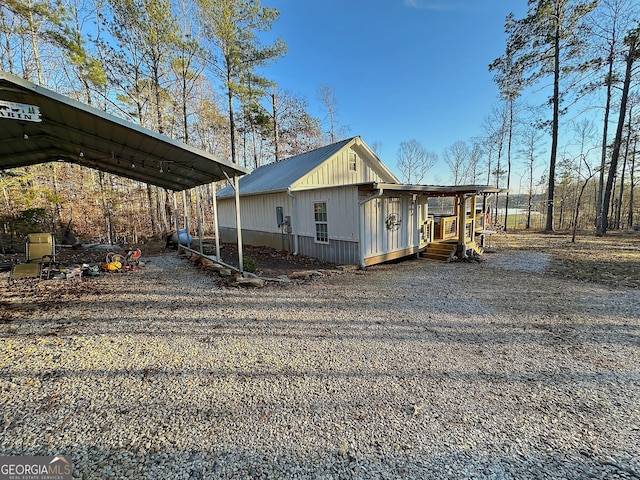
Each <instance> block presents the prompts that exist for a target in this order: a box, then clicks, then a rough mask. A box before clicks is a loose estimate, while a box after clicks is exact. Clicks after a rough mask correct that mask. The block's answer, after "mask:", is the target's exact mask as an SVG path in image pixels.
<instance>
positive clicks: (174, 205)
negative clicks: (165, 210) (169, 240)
mask: <svg viewBox="0 0 640 480" xmlns="http://www.w3.org/2000/svg"><path fill="white" fill-rule="evenodd" d="M173 215H174V217H175V220H174V221H175V223H176V224H175V228H176V238H177V239H178V251H180V235H178V228H179V224H178V222H179V221H180V216H179V215H178V199H177V197H176V192H173Z"/></svg>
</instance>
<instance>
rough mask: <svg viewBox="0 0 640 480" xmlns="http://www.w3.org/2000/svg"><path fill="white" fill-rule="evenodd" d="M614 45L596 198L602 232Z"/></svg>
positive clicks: (600, 232)
mask: <svg viewBox="0 0 640 480" xmlns="http://www.w3.org/2000/svg"><path fill="white" fill-rule="evenodd" d="M613 49H614V46H613V43H612V45H611V50H610V51H609V59H608V61H609V72H608V74H607V80H606V82H607V102H606V105H605V108H604V126H603V128H602V152H601V154H600V177H599V180H598V197H597V199H596V229H597V232H598V235H601V234H602V200H603V194H604V170H605V167H606V164H607V137H608V134H609V115H610V113H611V89H612V83H613V82H612V79H613V59H614V53H615V52H614V50H613Z"/></svg>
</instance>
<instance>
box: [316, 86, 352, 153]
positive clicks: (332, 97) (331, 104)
mask: <svg viewBox="0 0 640 480" xmlns="http://www.w3.org/2000/svg"><path fill="white" fill-rule="evenodd" d="M318 100H320V102H322V105H323V106H324V108H325V110H326V112H327V113H326V115H325V118H324V120H323V121H324V122H327V123H328V129H327V132H326V134H327V140H328V142H327V143H335V142H336V141H337V140H338V138H339V137H340V136H342V135H345V134H346V133H347V132H348V131H349V128H348V127H346V126H344V125H341V124H340V122H339V120H338V101H337V100H336V92H335V90H334V89H333V87H330V86H329V85H326V84H322V85H320V86H319V87H318Z"/></svg>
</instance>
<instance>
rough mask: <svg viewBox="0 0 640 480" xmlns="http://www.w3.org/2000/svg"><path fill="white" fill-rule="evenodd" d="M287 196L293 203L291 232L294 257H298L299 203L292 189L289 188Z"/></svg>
mask: <svg viewBox="0 0 640 480" xmlns="http://www.w3.org/2000/svg"><path fill="white" fill-rule="evenodd" d="M287 195H289V196H290V197H291V201H292V203H293V209H292V210H293V211H292V212H291V217H292V218H291V223H292V224H293V225H291V230H292V233H293V255H298V202H297V200H296V197H294V196H293V193H291V187H287Z"/></svg>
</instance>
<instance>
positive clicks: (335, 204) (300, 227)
mask: <svg viewBox="0 0 640 480" xmlns="http://www.w3.org/2000/svg"><path fill="white" fill-rule="evenodd" d="M292 193H293V196H294V197H295V204H296V209H297V215H296V216H295V217H294V218H295V219H296V221H297V224H296V225H294V226H293V230H294V232H295V233H297V234H298V235H301V236H306V237H312V238H315V235H316V223H315V216H314V204H315V203H316V202H326V203H327V228H328V233H329V241H331V240H343V241H349V242H357V241H358V240H359V238H360V228H359V226H358V225H359V220H358V187H356V186H345V187H338V188H322V189H316V190H303V191H295V192H292Z"/></svg>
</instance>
